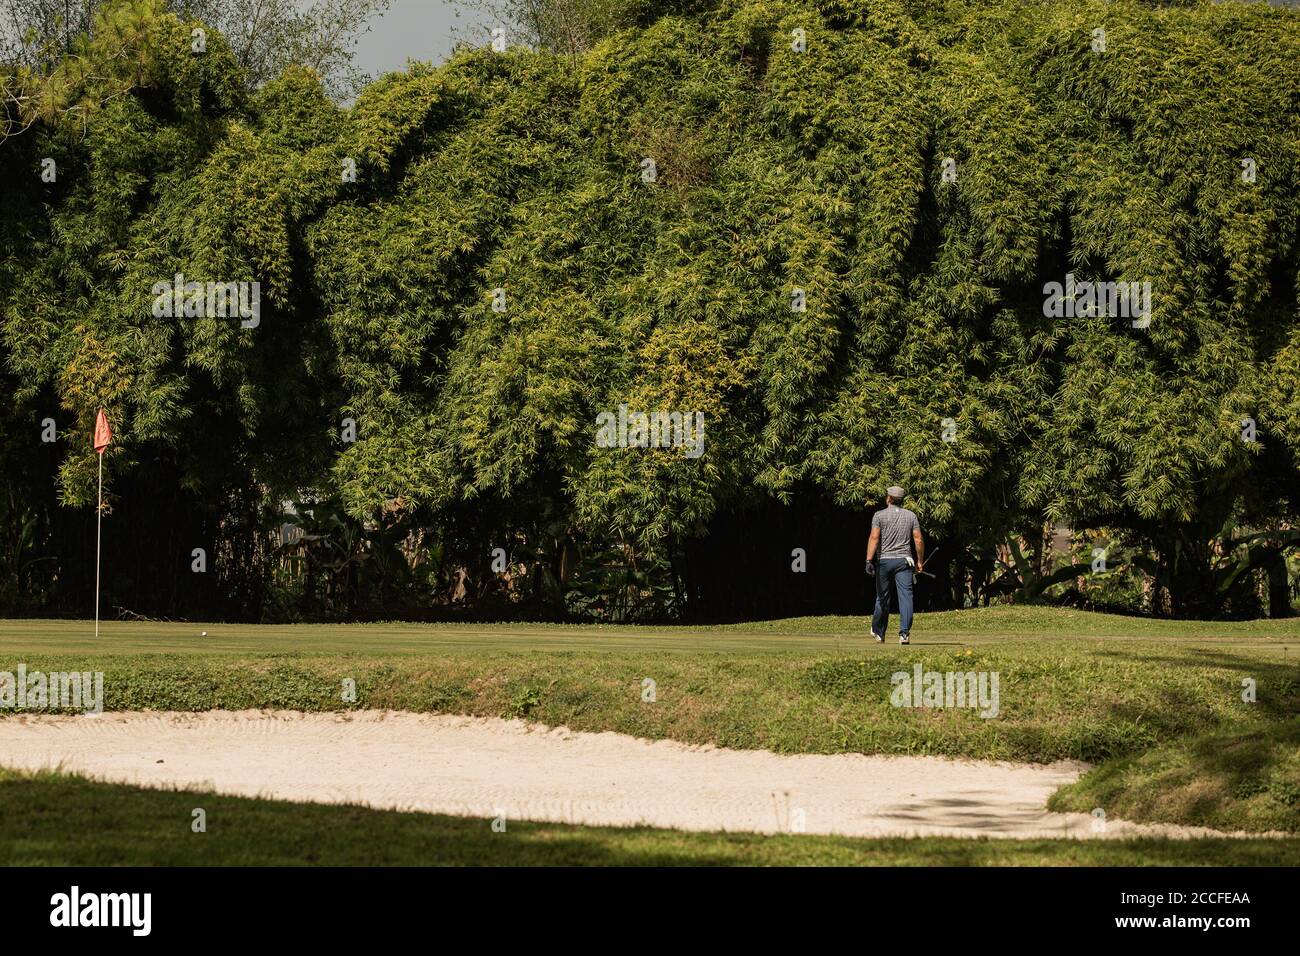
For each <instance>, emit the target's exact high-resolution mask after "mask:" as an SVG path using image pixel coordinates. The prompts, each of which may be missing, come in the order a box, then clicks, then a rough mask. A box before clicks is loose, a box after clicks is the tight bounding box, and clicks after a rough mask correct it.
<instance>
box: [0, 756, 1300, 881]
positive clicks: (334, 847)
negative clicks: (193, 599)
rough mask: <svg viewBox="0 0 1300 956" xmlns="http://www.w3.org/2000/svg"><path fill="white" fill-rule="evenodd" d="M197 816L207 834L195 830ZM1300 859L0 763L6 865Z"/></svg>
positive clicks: (1276, 848)
mask: <svg viewBox="0 0 1300 956" xmlns="http://www.w3.org/2000/svg"><path fill="white" fill-rule="evenodd" d="M195 808H202V809H203V810H204V811H205V813H206V819H207V832H205V833H194V832H193V831H192V829H191V826H192V821H193V819H194V818H193V811H194V809H195ZM307 864H317V865H330V866H429V865H439V866H564V865H586V866H593V865H597V866H600V865H614V866H687V865H690V866H807V865H826V866H924V865H941V866H1199V865H1207V866H1208V865H1213V866H1234V865H1235V866H1300V838H1290V839H1284V840H1259V839H1256V840H1250V839H1247V840H1226V839H1225V840H1219V839H1215V840H1163V839H1140V840H1123V841H1120V840H1094V841H1075V840H957V839H947V838H924V839H885V840H863V839H851V838H848V837H826V836H811V835H789V834H782V835H774V836H764V835H759V834H743V833H732V834H727V833H683V832H678V831H673V830H656V829H651V828H647V827H634V828H614V827H579V826H565V825H561V824H544V823H522V822H508V823H507V825H506V830H505V832H504V833H494V832H493V831H492V829H491V826H490V823H489V821H488V820H486V819H472V818H465V817H448V816H439V815H434V814H425V813H397V812H393V811H387V810H370V809H366V808H362V807H355V806H326V805H320V804H305V803H286V802H281V801H271V800H253V799H246V798H242V797H227V796H217V795H216V794H211V793H196V792H189V791H181V790H148V789H143V788H138V787H128V786H121V785H111V784H105V783H99V782H93V781H89V780H86V779H83V778H81V777H75V776H63V775H58V774H52V773H43V774H36V775H31V776H28V775H21V774H17V773H13V772H8V771H2V770H0V865H5V866H16V865H22V866H141V865H158V866H196V865H197V866H203V865H209V866H213V865H215V866H295V865H307Z"/></svg>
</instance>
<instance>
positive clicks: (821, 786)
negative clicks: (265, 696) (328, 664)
mask: <svg viewBox="0 0 1300 956" xmlns="http://www.w3.org/2000/svg"><path fill="white" fill-rule="evenodd" d="M0 764H2V765H5V766H9V767H14V768H22V769H28V770H34V769H41V768H47V767H61V768H62V769H64V770H66V771H69V772H77V773H82V774H85V775H88V776H91V777H95V778H97V779H100V780H107V781H112V782H118V783H132V784H139V785H142V786H150V787H186V788H200V789H206V790H215V791H217V792H219V793H224V794H234V795H239V796H249V797H252V796H260V797H271V798H275V799H278V800H304V801H312V802H317V803H357V804H365V805H368V806H371V807H377V808H385V809H400V810H419V811H426V812H436V813H449V814H456V815H459V816H469V817H481V818H483V819H485V820H487V819H491V818H493V817H495V816H497V815H498V814H501V813H504V815H505V819H506V820H507V821H509V820H546V821H552V822H558V823H583V824H594V825H600V826H629V825H636V824H646V825H649V826H655V827H670V828H674V829H680V830H729V831H749V832H757V833H777V832H791V831H794V832H806V833H835V834H844V835H849V836H862V837H880V836H963V837H965V836H994V837H1037V836H1044V837H1059V836H1067V835H1068V836H1075V837H1084V838H1097V837H1103V838H1104V837H1123V836H1136V835H1158V836H1208V835H1220V834H1217V833H1215V832H1214V831H1210V830H1204V829H1200V828H1193V827H1173V826H1155V825H1138V824H1132V823H1125V822H1122V821H1117V820H1109V821H1107V823H1106V826H1105V829H1104V831H1102V832H1097V831H1096V829H1095V828H1094V825H1093V824H1094V821H1093V819H1092V817H1090V816H1089V815H1088V814H1082V813H1072V814H1061V813H1049V812H1048V811H1047V810H1046V809H1045V805H1046V802H1047V798H1048V796H1049V795H1050V794H1051V793H1052V792H1053V791H1054V790H1056V789H1057V788H1058V787H1060V786H1062V785H1063V784H1066V783H1069V782H1071V781H1073V780H1074V779H1075V778H1076V777H1078V775H1079V774H1080V773H1081V772H1082V771H1083V770H1085V769H1086V765H1085V764H1081V763H1074V762H1062V763H1055V764H1050V765H1047V766H1044V765H1038V764H1015V763H998V762H991V761H973V760H949V759H945V758H940V757H867V756H862V755H859V754H836V755H828V756H822V755H793V756H787V755H778V754H773V753H770V752H767V751H740V750H724V749H720V748H716V747H708V746H704V747H698V746H689V745H685V744H680V743H675V742H673V741H647V740H639V739H636V738H633V737H628V736H624V735H622V734H614V733H601V734H592V733H579V732H575V731H571V730H568V729H566V728H546V727H540V726H538V725H535V724H527V723H524V722H522V721H517V720H498V719H495V718H477V717H451V716H438V715H428V714H409V713H395V712H385V711H356V712H352V713H348V714H302V713H296V712H291V711H237V712H231V711H214V712H208V713H197V714H191V713H110V714H102V715H99V716H94V717H51V716H10V717H5V718H2V719H0Z"/></svg>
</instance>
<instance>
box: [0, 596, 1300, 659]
mask: <svg viewBox="0 0 1300 956" xmlns="http://www.w3.org/2000/svg"><path fill="white" fill-rule="evenodd" d="M893 623H894V626H895V627H897V621H896V620H895V621H894V622H893ZM203 631H207V637H200V636H199V635H200V634H201V633H202V632H203ZM869 631H870V627H869V624H868V621H867V620H866V619H865V618H861V617H797V618H788V619H785V620H778V621H759V622H753V623H747V624H729V625H719V626H716V627H638V626H630V625H599V624H592V625H556V624H409V623H400V622H399V623H380V624H272V625H249V624H219V623H210V624H204V623H197V622H196V623H188V622H186V623H174V622H169V623H151V622H138V623H137V622H123V621H106V622H103V623H102V624H101V631H100V637H99V639H98V640H96V639H95V637H94V625H93V624H92V623H91V622H89V621H52V620H7V621H0V654H4V653H6V652H8V653H13V652H20V653H24V654H27V653H36V652H43V653H48V654H56V653H98V654H102V653H107V652H111V653H115V654H137V653H159V654H198V655H209V654H276V653H280V654H285V653H316V654H380V655H385V656H389V655H394V654H420V653H424V654H428V653H439V652H447V653H458V654H459V653H481V652H488V651H526V652H535V651H654V652H662V651H673V652H683V653H692V652H693V653H709V652H727V653H736V652H746V653H749V652H752V653H768V652H785V651H808V652H818V653H827V652H830V653H835V652H839V653H848V652H852V651H853V650H854V649H856V648H859V647H860V646H861V645H862V642H863V641H864V640H865V639H866V638H868V636H869ZM1016 637H1020V638H1031V639H1034V640H1038V639H1042V638H1045V639H1070V638H1094V639H1098V640H1111V641H1132V640H1172V641H1176V642H1179V643H1183V644H1186V643H1205V644H1218V643H1228V644H1232V645H1233V646H1238V645H1248V646H1257V647H1260V648H1266V649H1272V650H1274V651H1276V652H1277V653H1279V654H1281V653H1283V648H1285V649H1286V653H1289V654H1290V655H1291V658H1292V659H1293V660H1294V659H1295V656H1296V655H1297V654H1300V619H1293V620H1279V621H1271V620H1259V621H1233V622H1224V623H1220V622H1209V621H1167V620H1159V619H1152V618H1140V617H1121V616H1119V615H1114V614H1097V613H1093V612H1088V611H1073V610H1067V609H1059V608H1036V607H993V608H974V609H971V610H967V611H940V612H935V613H929V614H918V615H917V616H916V623H915V625H914V626H913V640H914V641H915V642H916V643H918V644H927V645H934V644H953V643H956V644H962V645H966V644H970V645H978V644H982V643H986V642H1001V641H1005V640H1007V639H1009V638H1016Z"/></svg>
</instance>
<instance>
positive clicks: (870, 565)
mask: <svg viewBox="0 0 1300 956" xmlns="http://www.w3.org/2000/svg"><path fill="white" fill-rule="evenodd" d="M867 574H868V575H869V576H870V577H873V578H874V577H875V576H876V562H874V561H868V562H867Z"/></svg>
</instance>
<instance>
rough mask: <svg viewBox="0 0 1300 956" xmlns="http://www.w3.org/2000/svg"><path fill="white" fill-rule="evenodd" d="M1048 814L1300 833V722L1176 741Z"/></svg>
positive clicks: (1061, 800)
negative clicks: (1095, 811)
mask: <svg viewBox="0 0 1300 956" xmlns="http://www.w3.org/2000/svg"><path fill="white" fill-rule="evenodd" d="M1048 806H1049V807H1050V808H1051V809H1053V810H1062V811H1069V810H1081V811H1083V812H1085V813H1086V812H1088V810H1090V809H1091V808H1092V807H1105V808H1106V809H1107V812H1108V813H1112V814H1113V815H1115V816H1118V817H1123V818H1125V819H1129V820H1152V821H1157V822H1166V823H1188V824H1193V825H1197V826H1206V827H1213V828H1214V829H1216V830H1227V831H1237V830H1244V831H1247V832H1251V833H1260V832H1267V831H1270V830H1276V831H1287V832H1292V833H1295V832H1300V720H1290V721H1286V722H1284V723H1280V724H1274V725H1272V726H1269V727H1266V728H1264V729H1263V730H1262V731H1259V730H1251V731H1248V732H1232V733H1226V734H1212V735H1207V736H1203V737H1193V738H1189V739H1185V740H1177V741H1174V742H1173V743H1170V744H1166V745H1164V746H1161V747H1157V748H1155V749H1153V750H1149V751H1147V752H1145V753H1143V754H1141V755H1139V756H1136V757H1132V758H1129V759H1127V760H1117V761H1113V762H1111V763H1108V764H1105V765H1104V766H1101V767H1097V768H1095V769H1094V770H1092V771H1090V772H1089V773H1087V774H1085V775H1084V776H1083V777H1082V778H1080V779H1079V780H1078V781H1077V782H1076V783H1074V784H1071V785H1070V786H1068V787H1063V788H1062V789H1061V790H1059V791H1058V792H1057V793H1056V794H1055V795H1053V797H1052V799H1051V800H1050V801H1049V802H1048Z"/></svg>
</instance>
